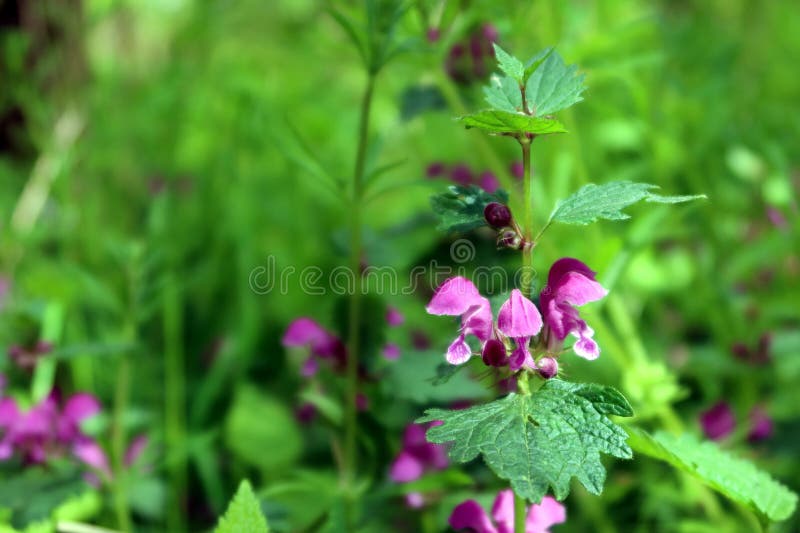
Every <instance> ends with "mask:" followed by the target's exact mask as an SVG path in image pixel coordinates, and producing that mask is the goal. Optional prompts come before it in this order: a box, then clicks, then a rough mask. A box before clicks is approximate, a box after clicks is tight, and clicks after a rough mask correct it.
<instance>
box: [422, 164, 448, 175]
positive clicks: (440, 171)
mask: <svg viewBox="0 0 800 533" xmlns="http://www.w3.org/2000/svg"><path fill="white" fill-rule="evenodd" d="M446 170H447V169H446V167H445V166H444V163H441V162H439V161H436V162H433V163H431V164H430V165H428V168H427V169H425V175H426V176H427V177H429V178H438V177H440V176H443V175H444V173H445V171H446Z"/></svg>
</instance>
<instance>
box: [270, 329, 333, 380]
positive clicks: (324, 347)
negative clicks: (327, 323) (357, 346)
mask: <svg viewBox="0 0 800 533" xmlns="http://www.w3.org/2000/svg"><path fill="white" fill-rule="evenodd" d="M281 342H282V343H283V345H284V346H287V347H299V346H307V347H308V348H309V349H310V351H311V355H310V356H309V357H308V359H306V361H305V363H303V367H302V369H301V371H300V372H301V374H302V375H303V376H305V377H310V376H313V375H314V374H316V373H317V370H318V362H317V359H329V360H331V361H332V362H333V364H334V367H336V368H342V367H343V366H344V363H345V359H346V350H345V348H344V344H342V341H340V340H339V338H338V337H336V336H335V335H332V334H330V333H328V332H327V331H325V329H324V328H323V327H322V326H320V325H319V324H318V323H317V322H315V321H314V320H312V319H311V318H307V317H301V318H298V319H295V320H294V322H292V323H291V324H289V327H287V328H286V333H284V335H283V339H282V340H281Z"/></svg>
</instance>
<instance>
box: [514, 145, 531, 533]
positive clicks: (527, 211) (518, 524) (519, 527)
mask: <svg viewBox="0 0 800 533" xmlns="http://www.w3.org/2000/svg"><path fill="white" fill-rule="evenodd" d="M519 144H520V146H521V147H522V168H523V169H524V176H523V196H522V201H523V204H524V211H523V227H522V232H523V235H524V242H525V246H524V247H523V249H522V267H523V273H522V280H521V281H522V287H521V288H520V290H521V291H522V294H524V295H525V297H526V298H530V295H531V282H532V281H533V246H531V237H532V235H533V195H532V190H533V187H532V181H533V177H532V176H531V139H530V138H528V137H522V138H520V139H519ZM517 383H518V386H519V392H520V394H530V387H529V383H528V376H527V373H525V371H524V370H523V373H522V374H520V375H519V376H518V377H517ZM525 508H526V502H525V499H524V498H522V497H520V496H518V495H517V494H516V493H514V533H525V515H526V509H525Z"/></svg>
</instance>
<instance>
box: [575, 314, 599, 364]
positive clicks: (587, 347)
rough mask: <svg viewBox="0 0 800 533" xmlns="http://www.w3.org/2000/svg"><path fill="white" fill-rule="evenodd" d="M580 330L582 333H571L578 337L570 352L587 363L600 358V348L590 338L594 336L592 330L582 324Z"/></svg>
mask: <svg viewBox="0 0 800 533" xmlns="http://www.w3.org/2000/svg"><path fill="white" fill-rule="evenodd" d="M582 329H583V331H580V332H579V333H573V334H574V335H575V336H576V337H578V340H577V341H576V342H575V344H573V345H572V350H573V351H574V352H575V355H578V356H580V357H583V358H584V359H588V360H589V361H594V360H595V359H597V358H598V357H600V347H599V346H598V345H597V343H596V342H595V340H594V339H593V338H592V335H594V331H593V330H592V328H590V327H589V326H587V325H586V323H585V322H584V323H583V328H582Z"/></svg>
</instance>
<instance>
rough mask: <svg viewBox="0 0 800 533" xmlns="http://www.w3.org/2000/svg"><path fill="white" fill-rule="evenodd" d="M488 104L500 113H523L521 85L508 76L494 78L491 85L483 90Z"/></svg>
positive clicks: (490, 82) (491, 79) (490, 81)
mask: <svg viewBox="0 0 800 533" xmlns="http://www.w3.org/2000/svg"><path fill="white" fill-rule="evenodd" d="M483 94H484V99H485V100H486V103H487V104H489V105H490V106H492V107H493V108H495V109H497V110H500V111H508V112H509V113H519V112H521V111H522V94H521V93H520V92H519V85H518V84H517V82H516V81H514V80H513V79H512V78H509V77H508V76H502V77H501V76H496V75H495V76H492V77H491V78H490V80H489V85H486V86H485V87H484V88H483Z"/></svg>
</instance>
